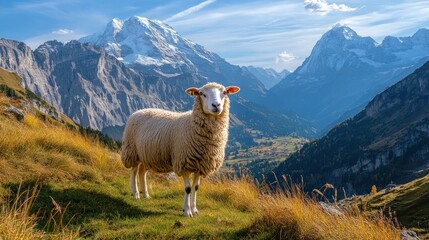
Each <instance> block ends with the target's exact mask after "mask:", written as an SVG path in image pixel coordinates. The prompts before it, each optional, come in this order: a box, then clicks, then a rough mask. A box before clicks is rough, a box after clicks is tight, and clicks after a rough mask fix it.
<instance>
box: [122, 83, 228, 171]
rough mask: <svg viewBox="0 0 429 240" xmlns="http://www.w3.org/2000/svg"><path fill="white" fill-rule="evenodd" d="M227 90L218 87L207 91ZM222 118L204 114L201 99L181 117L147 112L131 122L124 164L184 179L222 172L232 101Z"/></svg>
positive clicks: (226, 106)
mask: <svg viewBox="0 0 429 240" xmlns="http://www.w3.org/2000/svg"><path fill="white" fill-rule="evenodd" d="M213 87H217V88H220V89H221V91H222V92H223V91H224V90H225V87H223V86H222V85H219V84H217V83H209V84H206V85H205V86H204V87H203V88H207V89H208V88H213ZM224 101H225V102H224V109H223V111H222V113H221V114H219V115H218V116H211V115H210V116H209V115H207V114H205V113H204V112H203V108H202V100H201V97H200V96H196V97H195V102H194V106H193V110H192V111H188V112H184V113H178V112H171V111H166V110H161V109H145V110H140V111H137V112H135V113H134V114H133V115H131V117H130V118H129V120H128V122H127V125H126V128H125V132H124V137H123V143H122V144H123V145H122V156H121V158H122V162H123V163H124V165H125V167H127V168H129V167H136V166H138V164H141V167H142V168H144V169H146V170H152V171H155V172H164V173H165V172H171V171H174V172H175V173H176V174H177V175H179V176H182V175H184V174H189V173H192V172H196V173H200V174H201V175H202V176H207V175H208V174H210V173H212V172H214V171H216V170H218V169H219V168H220V167H221V166H222V163H223V160H224V157H225V146H226V142H227V140H228V127H229V108H230V103H229V98H228V96H225V98H224Z"/></svg>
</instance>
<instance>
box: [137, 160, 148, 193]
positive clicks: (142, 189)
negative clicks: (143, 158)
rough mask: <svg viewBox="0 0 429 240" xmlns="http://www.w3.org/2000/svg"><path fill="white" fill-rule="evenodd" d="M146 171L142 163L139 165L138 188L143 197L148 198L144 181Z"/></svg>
mask: <svg viewBox="0 0 429 240" xmlns="http://www.w3.org/2000/svg"><path fill="white" fill-rule="evenodd" d="M147 172H148V170H146V169H144V168H143V166H142V165H140V166H139V177H140V190H141V193H143V197H144V198H149V192H148V190H147V181H146V176H147Z"/></svg>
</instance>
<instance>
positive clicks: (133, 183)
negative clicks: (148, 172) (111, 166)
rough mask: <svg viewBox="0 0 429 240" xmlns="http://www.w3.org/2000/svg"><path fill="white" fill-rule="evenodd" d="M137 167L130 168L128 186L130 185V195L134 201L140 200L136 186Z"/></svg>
mask: <svg viewBox="0 0 429 240" xmlns="http://www.w3.org/2000/svg"><path fill="white" fill-rule="evenodd" d="M138 169H139V168H138V167H132V168H131V177H130V185H131V193H132V194H133V197H134V199H140V195H139V189H138V186H137V174H138Z"/></svg>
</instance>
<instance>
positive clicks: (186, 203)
mask: <svg viewBox="0 0 429 240" xmlns="http://www.w3.org/2000/svg"><path fill="white" fill-rule="evenodd" d="M183 181H184V182H185V200H184V203H183V214H184V215H185V217H192V211H191V206H190V200H191V199H190V195H191V182H190V180H189V174H187V175H183Z"/></svg>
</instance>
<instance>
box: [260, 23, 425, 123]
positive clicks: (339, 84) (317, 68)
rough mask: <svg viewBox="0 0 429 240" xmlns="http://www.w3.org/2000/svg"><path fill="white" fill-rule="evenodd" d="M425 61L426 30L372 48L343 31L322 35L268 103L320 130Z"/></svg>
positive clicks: (370, 43)
mask: <svg viewBox="0 0 429 240" xmlns="http://www.w3.org/2000/svg"><path fill="white" fill-rule="evenodd" d="M427 60H429V30H427V29H420V30H419V31H417V32H416V33H415V34H414V35H413V36H411V37H391V36H389V37H386V38H385V39H384V40H383V42H382V43H377V42H376V41H375V40H373V39H372V38H370V37H361V36H359V35H358V34H357V33H356V32H355V31H353V30H352V29H350V28H349V27H347V26H341V25H337V26H335V27H333V28H332V29H331V30H330V31H328V32H326V33H325V34H324V35H323V36H322V38H321V39H320V40H319V41H318V42H317V43H316V45H315V46H314V48H313V50H312V52H311V55H310V56H309V57H308V58H307V59H306V60H305V61H304V63H303V64H302V65H301V66H300V67H299V68H298V69H296V71H294V72H293V73H291V74H290V75H288V76H286V77H285V78H284V79H283V80H282V81H281V82H280V83H279V84H277V85H276V86H274V87H273V88H271V89H270V91H269V93H268V94H267V101H266V102H270V103H273V106H274V107H275V108H276V109H290V110H293V111H295V112H297V113H298V114H300V115H301V116H302V117H304V118H306V119H308V120H311V121H315V122H317V123H318V124H319V127H320V128H324V127H326V126H328V125H329V124H332V123H336V122H338V121H341V120H344V119H346V118H347V117H351V116H353V115H354V114H356V113H357V112H359V111H360V110H362V108H363V107H364V106H365V105H366V104H367V103H368V102H369V101H370V99H371V98H373V97H374V96H375V95H376V94H377V93H380V92H381V91H382V90H384V89H385V88H386V87H388V86H390V85H392V84H394V83H396V82H397V81H399V80H400V79H402V78H403V77H405V76H407V75H408V74H410V73H411V72H412V71H414V70H415V69H417V68H418V67H420V66H421V65H422V64H423V63H424V62H426V61H427Z"/></svg>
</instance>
